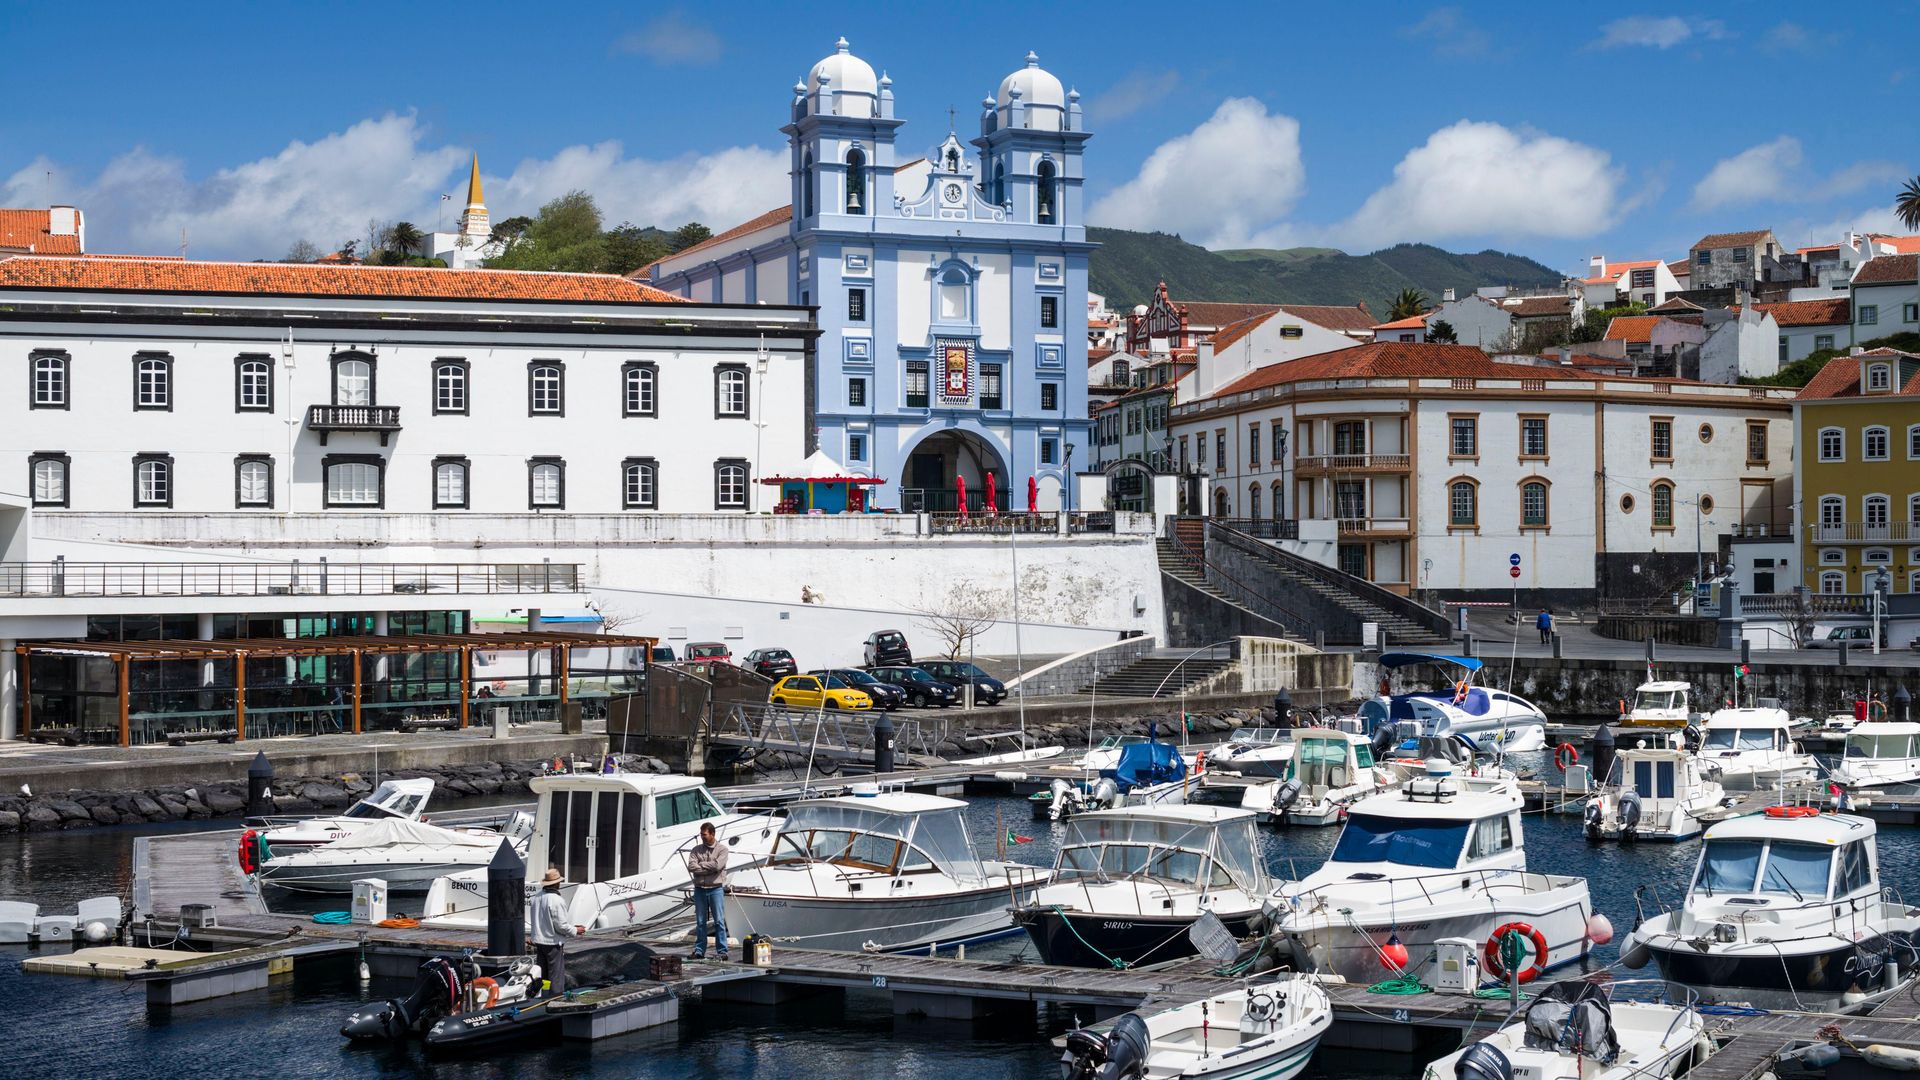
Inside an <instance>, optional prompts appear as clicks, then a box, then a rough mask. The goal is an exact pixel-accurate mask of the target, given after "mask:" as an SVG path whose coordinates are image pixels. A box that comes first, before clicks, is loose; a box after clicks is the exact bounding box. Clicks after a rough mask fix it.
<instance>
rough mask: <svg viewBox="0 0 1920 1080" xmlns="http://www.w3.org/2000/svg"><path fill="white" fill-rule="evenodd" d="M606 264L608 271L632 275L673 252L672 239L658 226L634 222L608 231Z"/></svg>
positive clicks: (628, 222) (605, 268) (602, 267)
mask: <svg viewBox="0 0 1920 1080" xmlns="http://www.w3.org/2000/svg"><path fill="white" fill-rule="evenodd" d="M604 240H605V241H606V249H607V257H606V263H605V264H604V265H603V266H601V269H602V270H604V271H605V272H607V273H609V274H631V273H633V272H634V271H635V270H638V269H640V268H641V267H643V266H645V265H647V264H648V263H650V262H653V261H654V260H656V259H662V258H665V257H666V256H668V255H671V254H673V249H672V247H671V246H670V242H669V241H668V240H667V239H666V238H665V237H663V236H662V235H661V233H660V231H659V230H658V229H643V228H641V227H640V226H638V225H635V224H634V223H633V222H631V221H623V222H621V223H620V224H619V226H618V227H616V228H613V229H609V230H607V235H606V236H605V237H604Z"/></svg>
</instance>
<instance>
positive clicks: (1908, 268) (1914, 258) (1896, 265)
mask: <svg viewBox="0 0 1920 1080" xmlns="http://www.w3.org/2000/svg"><path fill="white" fill-rule="evenodd" d="M1917 272H1920V255H1882V256H1880V257H1879V258H1876V259H1868V260H1867V261H1866V262H1865V263H1862V264H1861V266H1860V269H1858V270H1856V271H1854V274H1853V283H1854V284H1855V285H1899V284H1902V283H1904V282H1909V281H1912V280H1914V277H1915V274H1916V273H1917Z"/></svg>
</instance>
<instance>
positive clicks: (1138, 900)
mask: <svg viewBox="0 0 1920 1080" xmlns="http://www.w3.org/2000/svg"><path fill="white" fill-rule="evenodd" d="M1269 887H1270V885H1269V882H1268V878H1267V869H1266V865H1265V864H1264V863H1263V862H1262V861H1261V859H1260V837H1259V833H1258V829H1257V827H1256V825H1255V822H1254V816H1253V815H1252V814H1251V813H1248V812H1247V811H1245V810H1238V809H1234V808H1232V807H1221V806H1196V805H1181V806H1138V807H1122V808H1120V809H1117V810H1097V811H1094V812H1093V813H1090V814H1083V815H1081V816H1079V817H1076V818H1073V819H1072V820H1071V821H1069V822H1068V823H1067V835H1066V838H1065V840H1063V841H1062V843H1061V845H1060V851H1059V855H1058V857H1057V859H1056V861H1055V863H1054V871H1053V880H1052V882H1051V883H1050V884H1048V885H1046V886H1044V887H1042V888H1039V889H1035V890H1034V891H1032V892H1031V893H1028V894H1027V895H1025V896H1023V897H1022V898H1021V899H1020V900H1019V901H1018V902H1016V903H1015V904H1014V906H1013V918H1014V921H1015V922H1016V923H1018V924H1019V925H1020V927H1021V928H1022V929H1024V930H1025V931H1026V932H1027V934H1028V936H1029V937H1031V938H1032V939H1033V943H1034V947H1035V948H1036V949H1038V950H1039V953H1040V959H1041V960H1042V961H1044V962H1046V963H1049V964H1065V965H1069V966H1072V967H1100V968H1111V967H1138V966H1140V965H1142V964H1152V963H1158V962H1160V961H1163V960H1178V959H1180V958H1182V957H1186V956H1192V955H1193V954H1194V946H1193V943H1192V942H1191V941H1189V940H1188V937H1187V931H1188V929H1189V928H1190V927H1192V925H1193V923H1194V920H1196V919H1198V918H1199V917H1200V915H1201V913H1202V912H1212V913H1213V914H1214V915H1215V916H1216V917H1218V918H1219V920H1220V921H1221V922H1222V923H1224V924H1225V925H1226V927H1227V930H1228V932H1230V933H1231V934H1233V936H1235V937H1245V936H1247V934H1248V933H1249V931H1250V929H1251V924H1252V922H1253V920H1254V919H1255V918H1256V917H1258V916H1259V914H1260V905H1261V898H1262V897H1264V896H1265V895H1266V893H1267V891H1268V889H1269Z"/></svg>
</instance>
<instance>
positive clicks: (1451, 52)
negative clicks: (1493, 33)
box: [1400, 7, 1488, 59]
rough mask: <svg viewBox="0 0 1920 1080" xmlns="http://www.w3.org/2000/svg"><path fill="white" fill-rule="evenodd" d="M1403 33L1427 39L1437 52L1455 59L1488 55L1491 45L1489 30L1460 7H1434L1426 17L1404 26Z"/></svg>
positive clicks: (1423, 39) (1407, 35)
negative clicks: (1471, 19) (1475, 21)
mask: <svg viewBox="0 0 1920 1080" xmlns="http://www.w3.org/2000/svg"><path fill="white" fill-rule="evenodd" d="M1400 36H1401V37H1403V38H1407V39H1409V40H1413V41H1424V42H1426V43H1427V44H1428V45H1429V46H1431V47H1432V49H1433V52H1434V55H1436V56H1445V57H1449V58H1452V59H1466V58H1469V57H1475V56H1484V55H1486V53H1487V48H1488V42H1487V33H1486V31H1484V30H1482V29H1480V28H1479V27H1478V26H1475V25H1474V24H1473V23H1471V22H1469V21H1468V20H1467V16H1466V13H1465V12H1463V11H1461V10H1460V9H1459V8H1457V7H1443V8H1434V9H1433V10H1432V11H1429V12H1427V17H1426V18H1424V19H1421V20H1420V21H1419V22H1417V23H1414V24H1413V25H1412V26H1407V27H1403V28H1401V30H1400Z"/></svg>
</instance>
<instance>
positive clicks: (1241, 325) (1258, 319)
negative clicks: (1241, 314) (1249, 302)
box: [1213, 309, 1278, 353]
mask: <svg viewBox="0 0 1920 1080" xmlns="http://www.w3.org/2000/svg"><path fill="white" fill-rule="evenodd" d="M1276 314H1278V310H1277V309H1276V310H1275V311H1269V312H1265V313H1264V314H1260V315H1255V316H1254V317H1253V318H1251V319H1241V320H1240V321H1239V322H1237V323H1230V324H1228V325H1226V326H1223V327H1221V328H1220V329H1219V330H1218V331H1216V332H1215V333H1214V335H1213V351H1214V352H1216V353H1217V352H1220V351H1221V350H1223V349H1226V348H1229V347H1231V346H1232V345H1233V344H1234V343H1235V342H1237V341H1239V340H1240V339H1241V338H1243V337H1246V336H1247V335H1248V334H1251V333H1253V331H1254V329H1255V328H1256V327H1258V326H1259V325H1260V324H1261V323H1263V322H1266V321H1267V320H1268V319H1271V318H1273V317H1274V315H1276Z"/></svg>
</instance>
